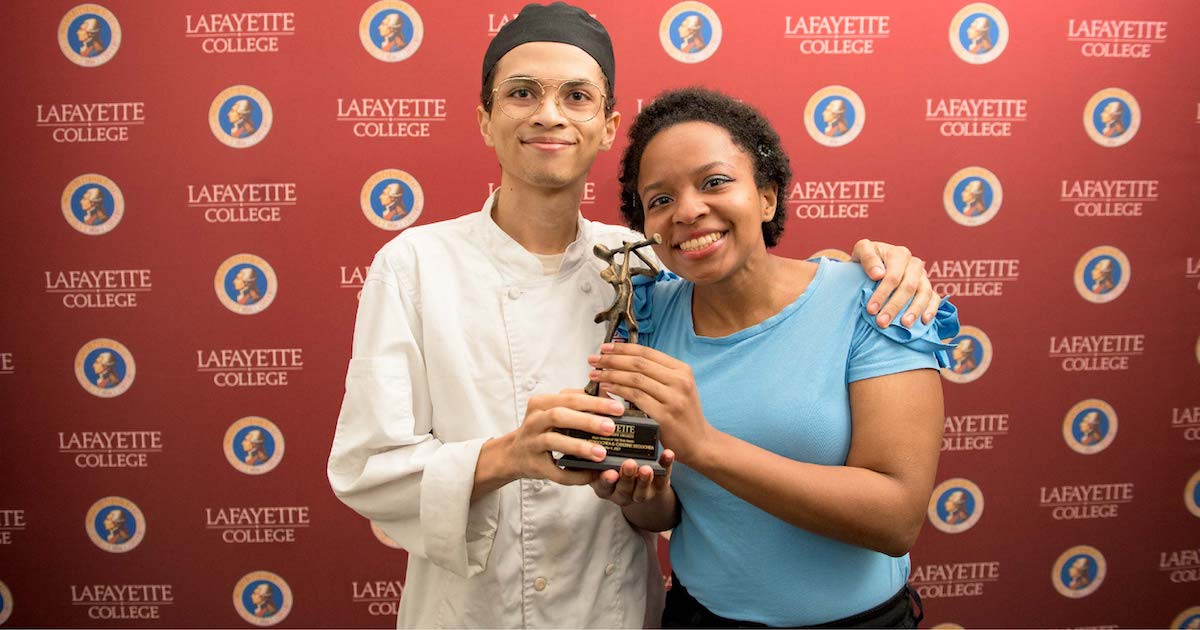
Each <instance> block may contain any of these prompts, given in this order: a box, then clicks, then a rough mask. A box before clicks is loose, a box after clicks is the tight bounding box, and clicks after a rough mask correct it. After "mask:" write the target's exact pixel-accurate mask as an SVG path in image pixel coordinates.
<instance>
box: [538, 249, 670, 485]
mask: <svg viewBox="0 0 1200 630" xmlns="http://www.w3.org/2000/svg"><path fill="white" fill-rule="evenodd" d="M661 242H662V237H661V236H659V235H658V234H655V235H654V236H652V237H651V238H648V239H646V240H644V241H638V242H636V243H630V242H627V241H622V242H621V247H618V248H616V249H609V248H608V247H605V246H604V245H601V244H596V246H595V247H593V248H592V253H594V254H595V255H596V257H597V258H599V259H600V260H603V261H604V262H606V263H608V267H607V268H606V269H604V270H603V271H601V272H600V277H601V278H602V279H603V280H604V281H605V282H607V283H609V284H611V285H612V286H613V291H614V292H615V293H616V296H615V297H614V299H613V303H612V306H610V307H608V309H607V310H604V311H601V312H599V313H597V314H596V318H595V320H594V321H595V322H596V323H597V324H598V323H600V322H603V321H607V322H608V325H607V326H606V327H605V332H604V340H605V341H626V342H627V343H637V341H638V323H637V316H636V315H635V314H634V312H633V276H635V275H642V276H648V277H650V278H654V277H656V276H658V266H657V265H655V264H654V263H653V262H651V261H650V260H648V259H647V258H646V257H645V256H643V255H642V253H641V252H639V251H637V250H639V249H641V248H643V247H647V246H649V245H653V244H655V243H661ZM630 254H632V255H633V256H636V257H637V258H638V259H639V260H641V261H642V262H643V263H645V264H646V266H645V267H634V266H633V261H632V260H631V256H630ZM618 255H620V258H621V260H620V261H618V260H617V257H618ZM622 322H624V323H625V329H626V330H627V331H628V332H629V339H628V340H623V339H621V338H620V330H619V329H620V326H621V323H622ZM584 391H585V392H587V393H588V394H590V395H592V396H599V395H600V384H599V383H597V382H596V381H590V382H588V384H587V387H586V388H584ZM613 422H614V423H615V424H616V426H617V428H616V431H614V432H613V434H612V435H610V436H607V437H604V436H599V435H593V434H591V433H588V432H586V431H579V430H576V429H565V430H564V431H563V432H564V433H566V434H567V435H569V436H571V437H576V438H580V439H584V440H589V441H591V442H594V443H596V444H599V445H600V446H603V447H604V448H605V449H607V450H608V456H607V457H605V458H604V461H600V462H595V461H591V460H585V459H579V458H576V457H573V456H570V455H565V456H563V457H562V458H560V459H559V460H558V463H559V465H561V466H565V467H567V468H588V469H593V470H609V469H617V468H620V467H621V463H622V462H624V461H625V460H626V459H632V460H634V461H635V462H637V464H638V466H639V467H641V466H649V467H650V468H651V469H653V470H654V474H655V475H664V474H666V469H664V468H663V467H662V465H661V464H659V463H658V456H659V453H660V451H661V450H662V449H661V448H660V446H659V444H658V422H656V421H654V420H653V419H652V418H650V417H649V416H647V415H646V413H645V412H644V411H642V410H641V409H638V408H637V406H636V405H634V404H633V403H630V402H629V401H625V413H624V414H623V415H621V416H620V417H616V416H614V417H613Z"/></svg>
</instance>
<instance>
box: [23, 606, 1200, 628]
mask: <svg viewBox="0 0 1200 630" xmlns="http://www.w3.org/2000/svg"><path fill="white" fill-rule="evenodd" d="M0 614H3V613H0ZM1171 627H1172V628H1178V629H1179V630H1193V629H1195V628H1200V606H1192V607H1191V608H1188V609H1187V610H1184V611H1183V612H1181V613H1179V614H1178V615H1176V617H1175V620H1174V621H1172V622H1171Z"/></svg>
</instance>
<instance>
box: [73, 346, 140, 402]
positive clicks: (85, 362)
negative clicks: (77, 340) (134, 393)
mask: <svg viewBox="0 0 1200 630" xmlns="http://www.w3.org/2000/svg"><path fill="white" fill-rule="evenodd" d="M136 374H137V367H136V365H135V364H134V362H133V354H131V353H130V352H129V348H126V347H125V346H124V345H122V344H121V343H120V342H118V341H114V340H112V339H105V338H100V339H93V340H91V341H89V342H87V343H85V344H83V347H82V348H80V349H79V352H77V353H76V354H75V378H76V379H77V380H78V381H79V385H80V386H81V387H83V389H84V391H86V392H87V393H89V394H91V395H93V396H97V397H100V398H116V397H117V396H120V395H121V394H124V393H125V392H126V391H129V388H130V387H132V386H133V377H134V376H135V375H136Z"/></svg>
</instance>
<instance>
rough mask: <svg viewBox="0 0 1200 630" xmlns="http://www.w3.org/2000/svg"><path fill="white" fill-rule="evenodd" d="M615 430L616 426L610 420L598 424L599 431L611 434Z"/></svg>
mask: <svg viewBox="0 0 1200 630" xmlns="http://www.w3.org/2000/svg"><path fill="white" fill-rule="evenodd" d="M616 428H617V424H616V423H615V422H613V421H612V420H605V421H604V422H601V423H600V430H601V431H604V432H606V433H611V432H612V431H614V430H616Z"/></svg>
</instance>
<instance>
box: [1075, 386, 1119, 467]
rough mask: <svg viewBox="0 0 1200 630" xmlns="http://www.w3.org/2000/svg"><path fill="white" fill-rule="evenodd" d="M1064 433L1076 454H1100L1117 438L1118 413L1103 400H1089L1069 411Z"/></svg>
mask: <svg viewBox="0 0 1200 630" xmlns="http://www.w3.org/2000/svg"><path fill="white" fill-rule="evenodd" d="M1062 433H1063V439H1064V440H1066V442H1067V446H1069V447H1071V450H1073V451H1075V452H1076V453H1082V454H1084V455H1092V454H1094V453H1099V452H1100V451H1103V450H1104V449H1106V448H1108V445H1109V444H1112V441H1113V439H1114V438H1116V437H1117V412H1116V411H1115V410H1113V408H1112V405H1109V404H1108V403H1106V402H1104V401H1103V400H1098V399H1096V398H1089V399H1088V400H1085V401H1082V402H1080V403H1079V404H1077V405H1075V406H1074V407H1071V409H1070V411H1067V415H1066V416H1065V417H1064V418H1063V426H1062Z"/></svg>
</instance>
